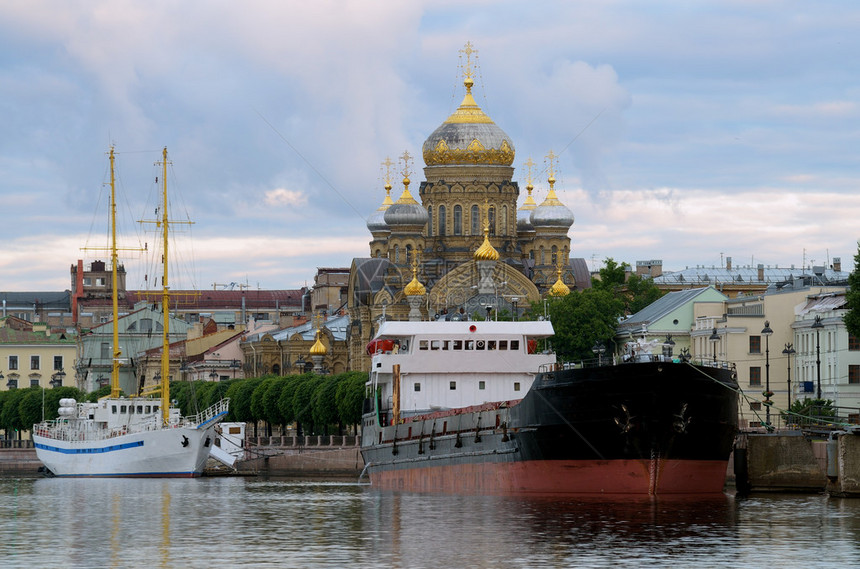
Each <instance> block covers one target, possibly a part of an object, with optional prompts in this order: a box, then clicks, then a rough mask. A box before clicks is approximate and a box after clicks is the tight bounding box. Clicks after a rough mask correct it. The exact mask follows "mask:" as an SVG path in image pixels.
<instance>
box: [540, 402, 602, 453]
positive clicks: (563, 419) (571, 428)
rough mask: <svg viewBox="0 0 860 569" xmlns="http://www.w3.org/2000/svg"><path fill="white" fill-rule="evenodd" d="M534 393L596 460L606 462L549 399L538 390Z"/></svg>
mask: <svg viewBox="0 0 860 569" xmlns="http://www.w3.org/2000/svg"><path fill="white" fill-rule="evenodd" d="M535 393H537V394H538V395H539V396H540V398H541V399H543V400H544V403H546V404H547V405H549V408H550V409H552V410H553V412H555V414H556V415H558V416H559V417H561V420H562V421H564V422H565V423H567V426H568V427H570V430H572V431H573V432H574V433H576V435H577V436H578V437H579V438H581V439H582V442H584V443H585V444H587V445H588V447H589V448H590V449H591V450H593V451H594V454H596V455H597V457H598V458H600V460H606V459H605V458H604V457H603V455H602V454H600V451H599V450H597V449H596V448H594V445H593V444H591V443H590V442H589V441H588V439H586V438H585V437H584V436H582V433H580V432H579V431H578V430H577V429H576V427H574V426H573V424H572V423H571V422H570V421H568V420H567V418H566V417H565V416H564V415H562V414H561V413H560V412H559V410H558V409H556V408H555V406H554V405H553V404H552V403H550V400H549V399H547V398H546V397H545V396H544V394H543V393H541V392H540V390H539V389H535Z"/></svg>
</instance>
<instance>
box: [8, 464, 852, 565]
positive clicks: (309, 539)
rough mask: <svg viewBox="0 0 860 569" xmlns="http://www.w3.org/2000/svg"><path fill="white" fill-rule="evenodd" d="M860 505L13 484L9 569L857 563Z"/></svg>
mask: <svg viewBox="0 0 860 569" xmlns="http://www.w3.org/2000/svg"><path fill="white" fill-rule="evenodd" d="M858 544H860V500H840V499H832V498H828V497H826V496H819V495H816V496H785V495H779V496H758V497H754V498H750V499H736V498H734V497H732V496H728V495H727V496H721V497H719V498H716V499H707V500H657V501H649V500H625V501H605V500H600V501H597V500H587V501H583V500H559V499H539V498H505V497H497V496H448V495H422V494H409V493H392V492H380V491H377V490H374V489H372V488H369V487H367V486H364V485H358V484H355V483H351V482H348V481H347V482H340V483H339V482H327V483H319V482H306V481H295V480H266V479H262V478H204V479H198V480H75V479H32V478H22V479H14V478H3V479H0V568H3V569H13V568H27V569H38V568H43V567H56V568H66V567H68V568H78V567H81V568H100V567H117V568H124V567H146V568H154V567H171V568H173V567H176V568H180V567H181V568H186V567H207V568H209V567H355V568H370V567H398V568H422V567H428V568H429V567H432V568H448V567H457V568H472V567H487V568H490V567H492V568H507V567H617V566H625V567H668V566H673V567H692V566H699V567H742V568H743V567H756V568H757V567H768V566H770V567H780V568H786V567H804V568H806V567H857V566H860V545H858Z"/></svg>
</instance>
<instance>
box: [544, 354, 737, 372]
mask: <svg viewBox="0 0 860 569" xmlns="http://www.w3.org/2000/svg"><path fill="white" fill-rule="evenodd" d="M649 362H650V363H656V362H664V363H676V364H678V363H686V362H690V359H689V358H683V357H681V356H680V355H665V354H638V355H636V356H635V357H629V358H626V359H625V358H624V357H623V356H622V357H620V358H619V357H618V356H609V355H607V356H602V357H600V358H592V359H582V360H577V361H569V362H556V363H552V364H543V365H541V366H540V367H539V368H538V372H539V373H549V372H554V371H564V370H570V369H584V368H596V367H605V366H612V365H623V364H631V363H649ZM691 363H694V364H696V365H700V366H704V367H715V368H720V369H732V367H733V364H732V363H730V362H725V361H721V360H717V361H712V360H695V361H692V362H691Z"/></svg>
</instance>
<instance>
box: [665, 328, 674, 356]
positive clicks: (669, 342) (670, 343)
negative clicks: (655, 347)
mask: <svg viewBox="0 0 860 569" xmlns="http://www.w3.org/2000/svg"><path fill="white" fill-rule="evenodd" d="M674 348H675V340H673V339H672V334H666V341H665V342H663V356H664V357H665V358H666V359H670V360H671V359H672V350H673V349H674Z"/></svg>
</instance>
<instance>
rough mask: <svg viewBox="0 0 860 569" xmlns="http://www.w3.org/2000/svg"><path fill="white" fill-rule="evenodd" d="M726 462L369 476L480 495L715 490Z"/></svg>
mask: <svg viewBox="0 0 860 569" xmlns="http://www.w3.org/2000/svg"><path fill="white" fill-rule="evenodd" d="M727 464H728V461H725V460H674V459H660V458H655V459H653V460H533V461H524V462H485V463H469V464H454V465H444V466H433V467H430V466H428V467H421V468H406V469H394V470H386V471H380V472H374V473H371V475H370V481H371V484H372V485H373V486H378V487H379V488H382V489H387V490H406V491H412V492H453V493H485V494H559V495H560V494H568V495H594V494H627V495H640V496H661V495H662V496H666V495H690V494H717V493H721V492H722V491H723V487H724V485H725V480H726V468H727Z"/></svg>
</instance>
